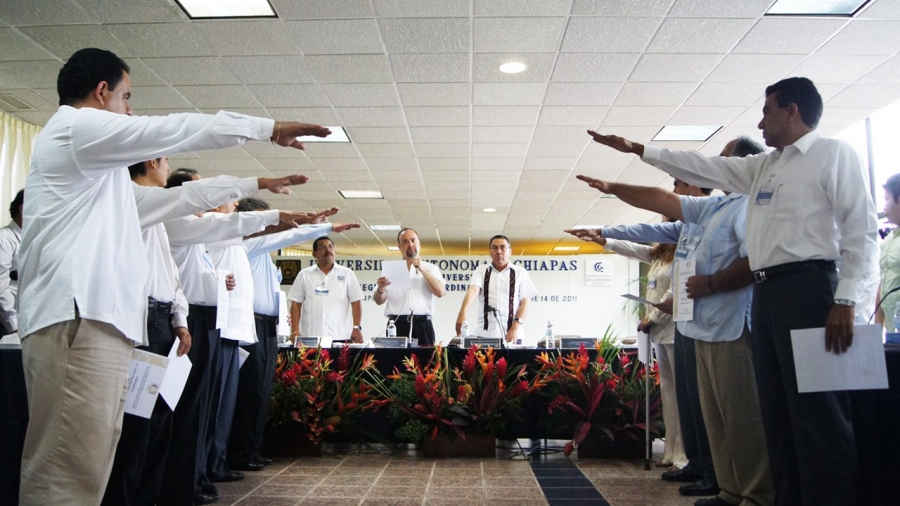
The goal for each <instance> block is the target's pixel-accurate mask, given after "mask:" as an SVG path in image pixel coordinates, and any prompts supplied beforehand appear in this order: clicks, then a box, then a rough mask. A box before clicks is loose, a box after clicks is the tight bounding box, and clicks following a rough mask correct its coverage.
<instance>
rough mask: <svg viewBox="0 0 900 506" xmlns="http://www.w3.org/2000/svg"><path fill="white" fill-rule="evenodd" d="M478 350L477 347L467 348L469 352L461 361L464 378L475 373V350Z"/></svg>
mask: <svg viewBox="0 0 900 506" xmlns="http://www.w3.org/2000/svg"><path fill="white" fill-rule="evenodd" d="M476 349H478V346H475V345H472V347H471V348H469V352H468V353H466V358H464V359H463V372H464V373H466V377H469V376H472V373H473V372H475V350H476Z"/></svg>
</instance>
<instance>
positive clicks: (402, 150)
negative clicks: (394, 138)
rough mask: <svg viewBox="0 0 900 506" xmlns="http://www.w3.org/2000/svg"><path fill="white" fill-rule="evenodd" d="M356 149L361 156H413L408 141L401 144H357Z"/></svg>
mask: <svg viewBox="0 0 900 506" xmlns="http://www.w3.org/2000/svg"><path fill="white" fill-rule="evenodd" d="M356 149H358V150H359V154H360V155H362V156H363V158H369V157H373V158H413V157H414V156H415V155H414V153H413V150H412V145H411V144H410V143H408V142H407V143H403V144H357V145H356Z"/></svg>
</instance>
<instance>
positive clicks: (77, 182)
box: [18, 48, 328, 506]
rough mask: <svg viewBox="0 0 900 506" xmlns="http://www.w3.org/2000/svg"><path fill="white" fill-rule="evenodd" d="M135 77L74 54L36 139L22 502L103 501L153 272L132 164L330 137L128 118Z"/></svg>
mask: <svg viewBox="0 0 900 506" xmlns="http://www.w3.org/2000/svg"><path fill="white" fill-rule="evenodd" d="M128 72H129V67H128V65H127V64H126V63H125V62H124V61H122V60H121V59H120V58H119V57H117V56H116V55H115V54H113V53H111V52H109V51H103V50H100V49H93V48H91V49H82V50H80V51H77V52H76V53H75V54H73V55H72V56H71V57H70V58H69V59H68V61H67V62H66V63H65V65H64V66H63V68H62V69H61V70H60V73H59V77H58V79H57V93H58V95H59V100H60V108H59V110H58V111H57V112H56V114H54V115H53V117H51V118H50V120H49V121H48V122H47V124H46V125H45V126H44V129H43V130H42V131H41V133H40V134H39V135H38V137H37V140H36V142H35V146H34V153H33V156H32V161H31V167H30V171H29V174H28V179H27V183H26V185H25V192H26V193H27V194H28V201H27V202H25V206H24V209H23V225H24V229H23V231H22V244H21V247H20V251H19V256H18V260H19V265H18V267H19V290H20V293H19V297H20V301H19V302H20V303H19V314H18V324H19V333H20V335H21V336H22V337H23V342H22V356H23V361H24V369H25V382H26V386H27V387H28V399H29V402H28V404H29V412H30V419H29V425H28V432H27V435H26V437H25V447H24V451H23V456H22V479H21V482H20V487H19V488H20V504H22V505H24V506H30V505H38V504H48V503H50V502H53V503H54V504H77V505H84V504H97V503H99V502H100V500H101V498H102V495H103V492H104V490H105V488H106V483H107V480H108V477H109V473H110V469H111V467H112V461H113V456H114V454H115V449H116V444H117V443H118V440H119V431H120V430H121V427H122V415H123V413H124V401H125V381H126V378H127V375H128V363H129V360H130V358H131V351H132V348H133V347H134V344H135V343H143V340H144V333H145V327H146V315H147V290H146V280H147V261H146V254H145V252H144V245H143V241H142V240H141V229H140V224H139V221H138V215H137V209H136V207H135V203H134V195H133V192H132V189H131V179H130V177H129V174H128V171H127V167H128V165H130V164H132V163H136V162H140V161H144V160H149V159H152V158H157V157H160V156H167V155H171V154H177V153H185V152H191V151H199V150H206V149H215V148H224V147H230V146H237V145H240V144H243V143H245V142H246V141H248V140H251V139H255V140H267V139H270V140H272V141H273V142H276V143H278V144H279V145H283V146H291V147H295V148H300V147H302V145H301V144H300V143H299V142H298V141H297V140H296V138H297V136H299V135H308V134H312V135H318V136H325V135H327V134H328V130H327V129H325V128H322V127H318V126H310V125H304V124H300V123H277V122H274V121H273V120H271V119H263V118H252V117H250V116H245V115H242V114H235V113H228V112H220V113H218V114H216V115H207V114H174V115H171V116H166V117H132V116H131V112H132V111H131V106H130V105H129V103H128V100H129V99H130V97H131V83H130V78H129V75H128Z"/></svg>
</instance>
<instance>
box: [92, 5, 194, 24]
mask: <svg viewBox="0 0 900 506" xmlns="http://www.w3.org/2000/svg"><path fill="white" fill-rule="evenodd" d="M77 2H78V5H80V6H81V8H82V9H84V10H85V12H87V13H88V15H90V16H91V17H92V18H94V19H96V20H97V21H99V22H101V23H163V22H167V21H185V20H187V16H186V15H185V14H184V12H182V11H181V9H179V8H178V7H177V6H176V5H175V4H174V3H169V2H153V1H141V2H122V1H120V0H77Z"/></svg>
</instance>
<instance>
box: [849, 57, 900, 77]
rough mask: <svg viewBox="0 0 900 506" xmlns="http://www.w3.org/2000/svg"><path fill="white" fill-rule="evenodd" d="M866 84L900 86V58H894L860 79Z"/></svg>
mask: <svg viewBox="0 0 900 506" xmlns="http://www.w3.org/2000/svg"><path fill="white" fill-rule="evenodd" d="M858 82H860V83H866V84H900V56H894V57H893V58H891V59H890V60H887V61H886V62H884V63H882V64H881V65H879V66H878V67H876V68H875V69H874V70H873V71H871V72H869V73H868V74H866V75H865V76H863V77H862V78H860V79H859V81H858Z"/></svg>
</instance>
